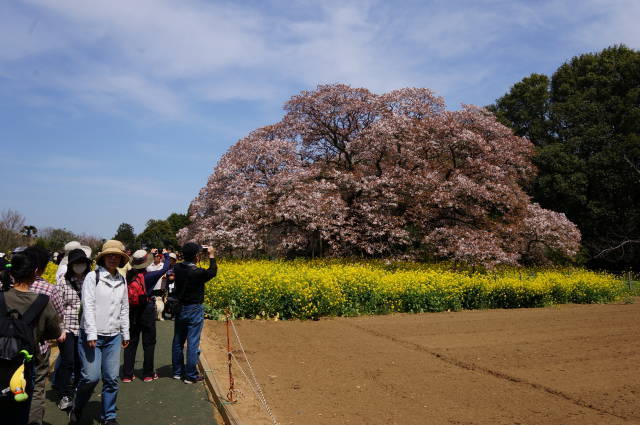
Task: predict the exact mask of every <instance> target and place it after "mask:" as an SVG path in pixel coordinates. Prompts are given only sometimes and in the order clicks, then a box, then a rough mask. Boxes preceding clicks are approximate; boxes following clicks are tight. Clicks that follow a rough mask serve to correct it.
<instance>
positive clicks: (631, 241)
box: [593, 239, 640, 258]
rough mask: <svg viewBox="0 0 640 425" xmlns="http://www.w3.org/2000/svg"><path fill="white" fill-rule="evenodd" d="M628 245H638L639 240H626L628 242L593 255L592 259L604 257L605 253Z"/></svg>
mask: <svg viewBox="0 0 640 425" xmlns="http://www.w3.org/2000/svg"><path fill="white" fill-rule="evenodd" d="M630 243H640V240H638V239H628V240H626V241H624V242H622V243H620V244H619V245H617V246H614V247H611V248H607V249H605V250H603V251H601V252H600V253H599V254H597V255H595V256H594V257H593V258H599V257H601V256H603V255H605V254H607V253H609V252H611V251H615V250H616V249H620V248H623V247H624V246H625V245H627V244H630Z"/></svg>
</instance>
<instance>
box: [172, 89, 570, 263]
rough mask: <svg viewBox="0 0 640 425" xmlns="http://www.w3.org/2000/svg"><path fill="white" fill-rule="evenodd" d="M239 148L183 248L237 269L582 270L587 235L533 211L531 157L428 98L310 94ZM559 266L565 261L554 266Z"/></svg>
mask: <svg viewBox="0 0 640 425" xmlns="http://www.w3.org/2000/svg"><path fill="white" fill-rule="evenodd" d="M284 109H285V112H286V114H285V116H284V118H283V119H282V121H280V122H279V123H277V124H274V125H271V126H267V127H264V128H261V129H258V130H256V131H254V132H252V133H251V134H249V135H248V136H247V137H245V138H244V139H241V140H239V141H238V142H237V143H236V144H235V145H234V146H232V147H231V148H230V149H229V151H228V152H227V153H226V154H225V155H224V156H223V157H222V158H221V159H220V161H219V162H218V164H217V165H216V167H215V170H214V172H213V174H212V175H211V176H210V177H209V180H208V182H207V185H206V186H205V187H204V188H202V190H201V191H200V194H199V195H198V196H197V197H196V199H194V200H193V202H192V203H191V206H190V208H189V215H190V219H191V221H192V224H191V225H190V226H189V227H187V228H184V229H182V230H181V231H180V232H179V237H180V238H181V239H182V240H189V239H196V240H201V241H207V242H211V243H213V244H215V245H216V246H218V247H220V249H222V250H224V251H226V252H228V253H230V254H233V255H249V256H253V255H275V256H299V255H303V256H316V255H318V256H365V257H394V258H411V259H446V260H452V261H455V262H462V263H466V264H473V265H483V266H486V267H493V266H495V265H497V264H519V263H522V262H529V263H531V262H536V263H540V262H545V261H547V259H548V258H551V257H553V258H558V256H559V255H560V256H566V257H572V256H574V255H575V254H576V252H577V250H578V248H579V242H580V233H579V231H578V230H577V228H576V226H575V225H573V224H572V223H571V222H570V221H569V220H567V218H566V217H565V216H564V215H563V214H558V213H555V212H552V211H548V210H544V209H542V208H541V207H540V206H538V205H537V204H532V202H531V200H530V198H529V197H528V196H527V194H526V193H525V192H524V191H523V189H522V186H523V185H526V184H529V182H530V181H531V179H532V178H533V177H534V176H535V169H534V167H533V165H532V163H531V155H532V149H533V148H532V145H531V143H530V142H529V141H528V140H527V139H525V138H522V137H517V136H515V135H514V134H513V133H512V131H511V130H509V129H508V128H507V127H505V126H503V125H502V124H500V123H498V122H497V121H496V119H495V117H494V116H493V115H492V114H491V113H489V112H487V111H486V110H485V109H482V108H478V107H474V106H463V108H462V109H461V110H458V111H447V110H446V109H445V106H444V101H443V99H442V98H440V97H437V96H435V95H434V94H433V93H432V92H431V91H430V90H427V89H418V88H407V89H402V90H396V91H393V92H390V93H386V94H382V95H377V94H374V93H371V92H369V91H368V90H366V89H354V88H351V87H349V86H346V85H342V84H336V85H324V86H319V87H318V88H317V89H316V90H313V91H304V92H302V93H300V94H299V95H297V96H294V97H292V98H291V99H290V100H289V101H288V102H287V103H286V104H285V107H284ZM549 254H553V255H549Z"/></svg>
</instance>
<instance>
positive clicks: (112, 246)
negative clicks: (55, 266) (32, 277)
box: [69, 240, 129, 425]
mask: <svg viewBox="0 0 640 425" xmlns="http://www.w3.org/2000/svg"><path fill="white" fill-rule="evenodd" d="M128 261H129V257H128V256H127V254H126V253H125V252H124V245H123V244H122V242H119V241H116V240H110V241H107V242H105V243H104V245H103V246H102V251H101V252H100V254H98V256H97V257H96V264H97V267H96V270H95V271H94V272H91V273H89V274H87V277H86V278H85V280H84V283H83V285H82V320H81V322H80V338H79V340H78V353H79V357H80V361H81V362H82V371H81V374H80V375H81V376H80V382H79V383H78V389H77V390H76V398H75V402H74V406H73V408H72V409H71V410H70V412H69V424H70V425H75V424H77V423H78V422H79V420H80V417H81V415H82V409H83V408H84V407H85V405H86V404H87V402H88V401H89V399H90V398H91V394H92V393H93V390H94V388H95V386H96V385H97V383H98V381H99V380H100V377H102V411H101V418H100V419H101V422H102V423H103V424H105V425H118V422H117V421H116V398H117V396H118V370H119V368H120V351H121V347H126V346H127V345H129V298H128V294H127V284H126V282H125V281H124V278H123V277H122V275H121V274H120V273H119V272H118V267H123V266H124V265H125V263H127V262H128Z"/></svg>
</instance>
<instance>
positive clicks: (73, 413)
mask: <svg viewBox="0 0 640 425" xmlns="http://www.w3.org/2000/svg"><path fill="white" fill-rule="evenodd" d="M81 416H82V412H81V411H80V410H76V409H71V410H69V425H78V423H79V422H80V417H81Z"/></svg>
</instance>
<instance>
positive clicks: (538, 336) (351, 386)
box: [205, 299, 640, 425]
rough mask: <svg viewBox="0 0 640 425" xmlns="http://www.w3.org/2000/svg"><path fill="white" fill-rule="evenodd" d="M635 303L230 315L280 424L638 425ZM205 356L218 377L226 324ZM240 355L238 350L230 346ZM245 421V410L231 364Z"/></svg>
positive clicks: (638, 310) (209, 331)
mask: <svg viewBox="0 0 640 425" xmlns="http://www.w3.org/2000/svg"><path fill="white" fill-rule="evenodd" d="M639 319H640V299H636V300H635V303H634V304H608V305H562V306H557V307H549V308H543V309H522V310H485V311H464V312H456V313H433V314H416V315H409V314H397V315H390V316H374V317H371V316H367V317H357V318H331V319H323V320H320V321H317V322H313V321H306V322H299V321H286V322H283V321H280V322H273V321H237V322H235V323H236V327H237V330H238V333H239V335H240V338H241V340H242V342H243V344H244V347H245V349H246V350H247V356H248V357H249V360H250V361H251V363H252V365H253V368H254V370H255V372H256V375H257V378H258V381H259V382H260V383H261V385H262V387H263V389H264V393H265V396H266V399H267V400H268V402H269V404H270V405H271V407H272V409H273V412H274V414H275V417H276V418H277V419H278V421H279V422H280V423H281V424H283V425H284V424H298V425H316V424H317V425H319V424H324V425H328V424H401V425H409V424H491V425H495V424H553V425H559V424H580V425H583V424H631V423H633V424H640V400H639V399H638V396H639V395H640V373H639V367H640V326H639V323H638V322H639ZM205 332H206V337H205V340H206V342H207V344H206V346H205V353H206V354H207V357H208V358H209V362H210V363H213V364H214V369H215V372H216V375H217V376H218V381H219V382H220V383H221V386H225V385H227V381H225V380H224V379H226V378H225V373H224V371H225V365H224V348H223V346H224V344H223V343H224V342H225V341H226V340H225V336H224V335H225V331H224V323H222V322H209V323H208V324H207V327H206V330H205ZM236 354H237V356H238V358H239V359H240V361H241V364H244V363H243V362H242V360H243V359H242V355H241V353H238V352H237V351H236ZM234 368H235V369H234V370H235V373H236V375H237V384H238V386H239V387H240V389H241V390H242V392H243V394H244V395H245V397H243V398H242V399H241V401H240V403H238V405H237V406H235V408H236V409H237V412H238V413H239V414H240V416H241V417H242V419H244V423H245V424H246V425H253V424H262V423H270V422H269V421H266V420H265V419H260V418H259V413H258V408H257V407H255V406H254V407H251V404H252V400H251V396H250V394H251V390H250V389H249V388H248V386H247V385H246V382H245V381H244V379H242V375H241V374H240V372H239V371H238V369H237V367H235V366H234Z"/></svg>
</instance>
